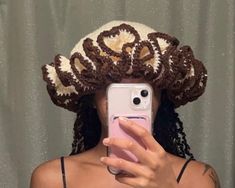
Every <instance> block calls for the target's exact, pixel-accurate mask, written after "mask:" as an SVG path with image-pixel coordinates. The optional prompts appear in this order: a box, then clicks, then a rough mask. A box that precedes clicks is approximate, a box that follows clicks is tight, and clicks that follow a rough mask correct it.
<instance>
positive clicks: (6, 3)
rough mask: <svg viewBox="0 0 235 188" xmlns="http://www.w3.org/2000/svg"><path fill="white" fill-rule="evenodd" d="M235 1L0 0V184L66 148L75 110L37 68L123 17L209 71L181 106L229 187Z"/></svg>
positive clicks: (189, 128) (234, 147)
mask: <svg viewBox="0 0 235 188" xmlns="http://www.w3.org/2000/svg"><path fill="white" fill-rule="evenodd" d="M234 10H235V1H234V0H223V1H222V0H126V1H124V0H96V1H95V0H40V1H36V0H0V85H1V87H0V153H1V154H0V187H3V188H16V187H19V188H25V187H28V186H29V181H30V175H31V173H32V171H33V169H34V168H35V167H36V166H37V165H39V164H40V163H42V162H44V161H45V160H48V159H53V158H57V157H59V156H61V155H68V154H69V152H70V150H71V142H72V127H73V122H74V119H75V114H72V113H70V112H67V111H66V110H63V109H60V108H58V107H56V106H54V105H52V102H51V101H50V99H49V96H48V94H47V92H46V88H45V83H44V82H43V81H42V77H41V70H40V67H41V66H42V65H43V64H45V63H50V61H52V60H53V57H54V55H55V54H57V53H61V54H63V55H65V56H67V57H68V56H69V53H70V50H71V49H72V48H73V46H74V45H75V43H76V42H77V41H78V40H79V39H80V38H81V37H83V36H84V35H85V34H87V33H89V32H91V31H93V30H95V29H96V28H97V27H98V26H100V25H102V24H104V23H106V22H108V21H110V20H113V19H123V20H130V21H137V22H142V23H145V24H146V25H149V26H151V27H153V28H154V29H156V30H158V31H161V32H166V33H169V34H171V35H174V36H176V37H177V38H178V39H179V40H180V41H181V44H187V45H190V46H191V47H192V49H193V50H194V53H195V56H196V57H198V58H199V59H201V60H202V61H203V62H204V63H205V65H206V67H207V69H208V84H207V89H206V92H205V94H204V95H203V96H202V97H200V98H199V100H197V101H196V102H194V103H190V104H188V105H186V106H185V107H181V108H180V109H179V112H180V115H181V118H182V120H183V121H184V126H185V132H186V133H187V138H188V141H189V143H190V145H191V147H192V151H193V153H194V155H195V157H196V158H197V159H198V160H201V161H204V162H207V163H209V164H211V165H212V166H213V167H214V168H215V169H216V170H217V172H218V174H219V177H220V179H221V184H222V187H224V188H233V187H235V183H234V177H235V171H234V169H235V164H234V160H232V159H234V158H235V144H234V133H235V131H234V81H235V77H234V71H235V70H234V59H235V58H234V52H235V48H234V45H235V40H234V37H235V22H234V18H235V14H234Z"/></svg>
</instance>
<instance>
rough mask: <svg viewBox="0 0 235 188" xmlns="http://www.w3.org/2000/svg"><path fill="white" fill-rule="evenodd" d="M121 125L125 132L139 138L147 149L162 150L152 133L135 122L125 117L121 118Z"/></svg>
mask: <svg viewBox="0 0 235 188" xmlns="http://www.w3.org/2000/svg"><path fill="white" fill-rule="evenodd" d="M119 123H120V125H121V126H122V128H124V130H125V131H127V132H130V133H132V134H134V135H136V136H137V137H139V138H140V139H141V141H142V142H143V144H144V145H145V147H146V148H147V149H149V150H151V151H160V150H162V147H161V146H160V144H158V143H157V142H156V140H155V139H154V138H153V136H152V135H151V133H150V132H148V131H147V130H146V129H145V128H143V127H141V126H140V125H138V124H137V123H135V122H134V121H131V120H129V119H127V118H124V117H119Z"/></svg>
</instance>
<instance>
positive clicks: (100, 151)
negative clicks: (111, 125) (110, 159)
mask: <svg viewBox="0 0 235 188" xmlns="http://www.w3.org/2000/svg"><path fill="white" fill-rule="evenodd" d="M101 127H102V130H101V137H100V140H99V142H98V144H97V145H96V146H95V147H94V148H93V151H94V152H95V153H96V155H98V156H99V157H104V156H106V155H107V148H106V146H104V144H103V139H104V138H106V137H107V135H108V133H107V132H108V130H107V128H108V127H107V126H101Z"/></svg>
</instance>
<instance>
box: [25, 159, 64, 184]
mask: <svg viewBox="0 0 235 188" xmlns="http://www.w3.org/2000/svg"><path fill="white" fill-rule="evenodd" d="M60 169H61V166H60V159H59V158H57V159H53V160H49V161H46V162H44V163H42V164H40V165H39V166H37V167H36V168H35V169H34V171H33V173H32V175H31V181H30V188H41V187H44V188H47V187H55V188H56V187H61V184H62V176H61V170H60Z"/></svg>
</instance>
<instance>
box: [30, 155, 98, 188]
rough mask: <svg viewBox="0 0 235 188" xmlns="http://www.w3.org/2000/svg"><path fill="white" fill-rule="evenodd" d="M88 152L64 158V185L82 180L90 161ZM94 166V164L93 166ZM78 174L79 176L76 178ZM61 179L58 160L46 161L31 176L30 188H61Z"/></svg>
mask: <svg viewBox="0 0 235 188" xmlns="http://www.w3.org/2000/svg"><path fill="white" fill-rule="evenodd" d="M89 153H90V151H86V152H84V153H81V154H79V155H72V156H64V169H65V174H66V183H67V184H70V182H74V181H79V182H80V183H81V179H82V178H83V174H84V173H83V172H84V171H87V168H86V166H87V165H86V163H89V161H92V159H91V157H90V154H89ZM93 165H94V164H93ZM77 174H79V176H77ZM62 186H63V177H62V172H61V161H60V158H57V159H53V160H49V161H46V162H44V163H42V164H40V165H39V166H37V167H36V168H35V169H34V171H33V173H32V176H31V182H30V188H42V187H43V188H49V187H50V188H51V187H54V188H57V187H58V188H61V187H62Z"/></svg>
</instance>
